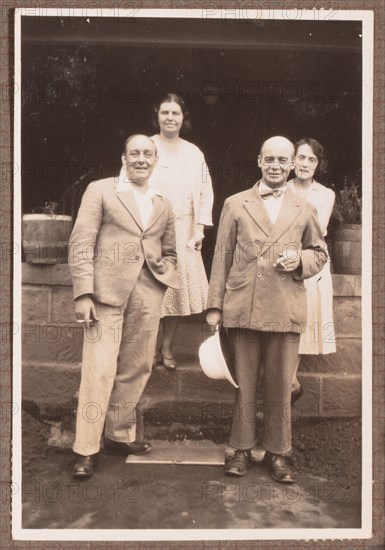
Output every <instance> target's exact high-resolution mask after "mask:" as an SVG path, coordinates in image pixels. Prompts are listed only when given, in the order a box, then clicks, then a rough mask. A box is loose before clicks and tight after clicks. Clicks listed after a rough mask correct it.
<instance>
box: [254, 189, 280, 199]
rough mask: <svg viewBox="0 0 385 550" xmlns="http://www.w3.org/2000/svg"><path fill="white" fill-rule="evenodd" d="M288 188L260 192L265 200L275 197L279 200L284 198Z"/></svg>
mask: <svg viewBox="0 0 385 550" xmlns="http://www.w3.org/2000/svg"><path fill="white" fill-rule="evenodd" d="M285 191H286V188H282V187H281V188H280V189H271V190H269V189H262V191H260V192H259V193H260V195H261V197H262V198H263V199H265V200H266V199H268V198H269V197H274V198H275V199H278V198H279V197H282V195H283V194H284V193H285Z"/></svg>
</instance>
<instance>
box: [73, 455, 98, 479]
mask: <svg viewBox="0 0 385 550" xmlns="http://www.w3.org/2000/svg"><path fill="white" fill-rule="evenodd" d="M97 460H98V453H96V454H94V455H88V456H83V455H79V454H78V455H76V462H75V464H74V469H73V476H74V477H91V476H92V474H93V473H94V470H95V466H96V463H97Z"/></svg>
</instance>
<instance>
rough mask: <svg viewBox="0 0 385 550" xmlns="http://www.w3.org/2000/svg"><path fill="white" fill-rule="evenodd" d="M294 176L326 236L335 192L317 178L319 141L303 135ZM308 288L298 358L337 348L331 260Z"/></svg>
mask: <svg viewBox="0 0 385 550" xmlns="http://www.w3.org/2000/svg"><path fill="white" fill-rule="evenodd" d="M294 148H295V158H294V172H295V177H294V178H293V179H292V180H291V181H289V182H288V186H289V187H290V188H291V189H292V190H293V191H294V192H295V193H297V194H298V195H300V196H301V197H304V198H305V199H306V200H308V201H309V202H311V203H312V204H313V205H314V206H315V207H316V209H317V213H318V219H319V222H320V226H321V229H322V232H323V235H324V236H325V235H326V233H327V227H328V224H329V220H330V216H331V213H332V210H333V206H334V201H335V193H334V191H333V190H332V189H330V188H328V187H325V186H324V185H321V184H320V183H318V182H317V181H316V180H315V179H314V174H315V173H316V172H317V170H318V169H319V168H320V167H321V169H322V164H323V162H324V155H323V147H322V145H321V144H320V143H318V141H316V140H315V139H311V138H304V139H301V140H300V141H298V142H297V143H296V144H295V145H294ZM304 283H305V286H306V289H307V325H306V331H305V332H304V333H303V334H301V339H300V346H299V357H298V364H297V369H298V366H299V363H300V360H301V355H304V354H306V355H317V354H328V353H334V352H335V351H336V344H335V334H334V323H333V286H332V277H331V272H330V262H327V263H326V264H325V265H324V267H323V269H322V270H321V272H320V273H318V274H317V275H314V277H311V278H310V279H305V280H304ZM297 369H296V372H295V375H294V379H293V387H292V402H293V403H294V402H295V401H297V400H298V399H299V398H300V397H301V395H302V393H303V390H302V387H301V385H300V384H299V382H298V379H297Z"/></svg>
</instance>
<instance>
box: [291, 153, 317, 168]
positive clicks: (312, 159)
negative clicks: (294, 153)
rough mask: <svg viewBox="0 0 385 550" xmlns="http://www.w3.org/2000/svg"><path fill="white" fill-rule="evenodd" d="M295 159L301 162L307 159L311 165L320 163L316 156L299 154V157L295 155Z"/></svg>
mask: <svg viewBox="0 0 385 550" xmlns="http://www.w3.org/2000/svg"><path fill="white" fill-rule="evenodd" d="M294 160H295V161H297V162H300V163H301V164H302V163H304V162H305V161H307V163H308V164H309V166H316V165H317V164H318V160H317V159H316V158H315V157H309V158H306V157H304V156H303V155H299V156H298V157H295V159H294Z"/></svg>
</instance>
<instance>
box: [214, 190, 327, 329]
mask: <svg viewBox="0 0 385 550" xmlns="http://www.w3.org/2000/svg"><path fill="white" fill-rule="evenodd" d="M263 203H264V201H263V199H262V198H261V197H260V195H259V192H258V188H257V184H256V185H255V186H254V187H253V188H252V189H249V190H247V191H243V192H241V193H238V194H236V195H233V196H231V197H229V198H228V199H227V200H226V201H225V204H224V207H223V210H222V214H221V219H220V222H219V229H218V237H217V243H216V248H215V253H214V260H213V266H212V270H211V278H210V286H209V294H208V305H207V307H208V308H218V309H220V310H222V311H223V324H224V326H227V327H240V328H250V329H254V330H261V331H271V332H303V331H304V330H305V326H306V289H305V287H304V284H303V280H302V279H305V278H308V277H311V276H312V275H315V274H316V273H318V272H319V271H320V270H321V269H322V266H323V265H324V263H325V262H326V260H327V253H326V251H325V242H324V240H323V236H322V231H321V228H320V226H319V223H318V220H317V212H316V209H315V208H314V207H313V206H312V205H311V204H310V203H308V202H307V201H305V200H304V199H302V198H301V197H298V196H297V195H295V194H294V193H293V192H292V191H291V190H289V189H288V190H287V192H286V194H285V198H284V201H283V204H282V208H281V210H280V213H279V215H278V218H277V221H276V222H275V224H272V223H271V221H270V218H269V215H268V213H267V210H266V207H265V206H264V204H263ZM285 249H289V250H293V251H294V250H296V251H298V253H299V254H301V264H302V270H298V271H296V272H287V273H285V272H282V271H279V270H278V269H277V268H276V267H273V264H274V262H275V261H276V260H277V257H278V255H279V254H280V253H281V252H282V251H283V250H285Z"/></svg>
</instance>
